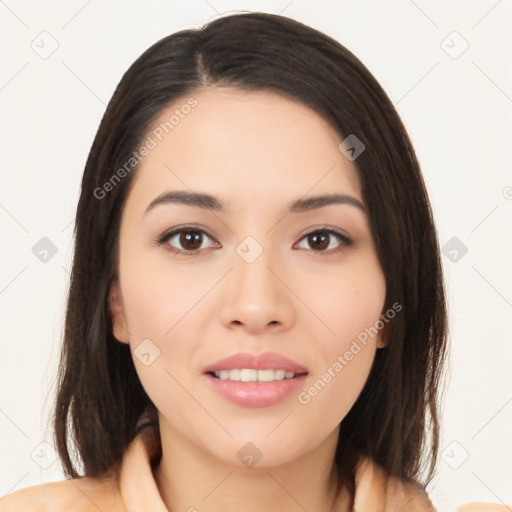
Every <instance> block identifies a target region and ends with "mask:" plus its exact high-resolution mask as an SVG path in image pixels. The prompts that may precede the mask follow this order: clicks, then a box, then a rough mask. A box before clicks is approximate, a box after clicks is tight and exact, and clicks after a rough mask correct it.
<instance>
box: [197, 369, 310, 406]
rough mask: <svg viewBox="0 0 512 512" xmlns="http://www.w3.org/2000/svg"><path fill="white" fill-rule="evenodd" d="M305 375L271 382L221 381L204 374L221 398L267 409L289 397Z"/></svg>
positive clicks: (303, 379)
mask: <svg viewBox="0 0 512 512" xmlns="http://www.w3.org/2000/svg"><path fill="white" fill-rule="evenodd" d="M307 376H308V375H307V374H303V375H300V376H298V377H293V378H292V379H283V380H276V381H273V382H241V381H231V380H221V379H217V378H216V377H213V376H212V375H210V374H204V375H203V377H205V379H206V381H207V384H208V385H209V386H211V389H212V390H213V391H214V392H215V393H218V394H219V395H220V396H222V397H223V398H225V399H227V400H229V401H231V402H233V403H235V404H237V405H241V406H243V407H268V406H270V405H274V404H277V403H278V402H280V401H281V400H284V399H285V398H286V397H288V396H290V395H291V394H292V393H293V392H294V391H297V389H298V388H299V387H300V386H302V385H303V384H304V381H305V380H306V378H307Z"/></svg>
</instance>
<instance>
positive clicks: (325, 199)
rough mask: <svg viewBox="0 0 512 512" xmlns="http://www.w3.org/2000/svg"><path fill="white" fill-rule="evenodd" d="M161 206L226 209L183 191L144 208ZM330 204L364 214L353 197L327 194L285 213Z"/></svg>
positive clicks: (297, 203)
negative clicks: (356, 210)
mask: <svg viewBox="0 0 512 512" xmlns="http://www.w3.org/2000/svg"><path fill="white" fill-rule="evenodd" d="M162 204H184V205H187V206H195V207H197V208H203V209H205V210H212V211H216V212H221V213H225V212H226V208H225V207H224V206H223V204H222V202H221V201H220V200H219V199H217V198H216V197H215V196H212V195H210V194H202V193H200V192H187V191H185V190H175V191H173V192H164V193H163V194H161V195H159V196H158V197H156V198H155V199H153V201H151V203H150V204H149V206H148V207H147V208H146V213H147V212H149V211H150V210H152V209H153V208H155V206H158V205H162ZM331 204H348V205H351V206H355V207H356V208H359V209H360V210H362V211H363V212H366V208H365V207H364V206H363V204H362V203H361V202H360V201H359V199H356V198H355V197H353V196H349V195H347V194H327V195H321V196H311V197H307V198H305V199H297V200H295V201H292V202H291V203H289V204H288V207H287V210H286V213H301V212H306V211H309V210H314V209H316V208H322V207H324V206H329V205H331Z"/></svg>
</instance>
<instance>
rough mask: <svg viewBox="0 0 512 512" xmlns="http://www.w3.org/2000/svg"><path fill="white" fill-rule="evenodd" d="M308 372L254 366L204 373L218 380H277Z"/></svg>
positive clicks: (295, 376) (296, 376) (294, 377)
mask: <svg viewBox="0 0 512 512" xmlns="http://www.w3.org/2000/svg"><path fill="white" fill-rule="evenodd" d="M307 374H308V372H297V373H296V372H292V371H289V370H285V369H282V368H278V369H271V368H270V369H265V370H257V369H255V368H233V369H230V370H227V369H226V370H219V371H210V372H206V375H210V376H211V377H213V378H215V379H219V380H228V381H233V382H277V381H280V380H285V379H296V378H299V377H302V376H304V375H307Z"/></svg>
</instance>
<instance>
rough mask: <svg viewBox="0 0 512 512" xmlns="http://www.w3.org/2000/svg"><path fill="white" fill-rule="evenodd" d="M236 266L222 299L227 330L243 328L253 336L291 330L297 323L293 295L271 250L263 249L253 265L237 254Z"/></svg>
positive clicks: (222, 309) (222, 314)
mask: <svg viewBox="0 0 512 512" xmlns="http://www.w3.org/2000/svg"><path fill="white" fill-rule="evenodd" d="M233 265H234V268H233V270H232V271H231V272H230V273H229V276H227V280H226V284H225V288H224V292H223V299H222V300H223V304H222V308H221V320H222V323H223V324H224V325H225V327H227V328H229V329H233V328H234V327H235V326H239V327H238V328H240V329H244V330H245V331H246V332H248V333H251V334H257V333H262V332H264V331H265V330H268V329H272V332H276V331H277V330H278V329H279V330H280V329H287V328H289V327H290V325H291V323H292V321H293V307H292V303H291V300H292V297H293V293H292V291H291V290H290V287H289V284H288V285H287V283H286V282H285V281H286V278H284V279H283V277H282V276H280V275H279V274H280V272H279V271H278V269H277V268H273V267H276V265H275V263H274V262H273V261H271V258H270V257H269V251H265V250H263V251H262V253H261V254H260V255H259V256H258V257H257V258H256V260H255V261H252V262H250V260H246V259H244V258H243V257H240V256H239V254H235V255H234V258H233ZM292 288H293V286H292Z"/></svg>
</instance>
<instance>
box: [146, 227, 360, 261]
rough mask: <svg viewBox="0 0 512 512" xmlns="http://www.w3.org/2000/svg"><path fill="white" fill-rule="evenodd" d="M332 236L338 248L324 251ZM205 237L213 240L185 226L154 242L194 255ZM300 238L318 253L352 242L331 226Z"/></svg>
mask: <svg viewBox="0 0 512 512" xmlns="http://www.w3.org/2000/svg"><path fill="white" fill-rule="evenodd" d="M333 236H334V237H336V238H337V239H338V241H339V242H340V243H339V244H338V248H334V249H333V248H332V247H331V250H329V251H326V250H325V249H328V248H329V247H330V246H331V245H332V244H331V243H330V239H331V238H332V237H333ZM205 237H206V238H209V239H210V240H213V238H212V237H211V236H210V235H208V233H206V231H204V230H203V229H199V228H195V227H193V226H185V227H180V228H176V229H173V230H171V231H167V232H166V233H164V234H163V235H162V236H161V237H160V238H158V239H157V240H156V242H157V244H158V245H164V244H166V249H168V250H170V251H171V252H173V253H175V254H183V255H194V254H199V252H200V251H202V250H203V249H205V247H203V242H204V239H205ZM173 239H176V240H175V241H174V244H179V245H181V248H180V247H176V246H175V245H173V244H171V243H170V242H171V241H172V240H173ZM302 240H305V241H307V242H308V243H309V244H310V246H312V247H313V252H316V253H318V254H320V255H328V254H333V253H339V252H342V251H344V250H345V249H346V248H347V247H350V246H351V245H352V244H353V243H354V242H353V240H351V239H350V238H349V237H348V236H346V235H344V234H343V233H341V232H340V231H338V230H336V229H332V228H320V229H316V230H315V231H311V232H309V233H307V234H306V235H304V236H303V237H302V238H301V241H302ZM215 245H216V246H217V247H219V246H220V244H218V242H215Z"/></svg>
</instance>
